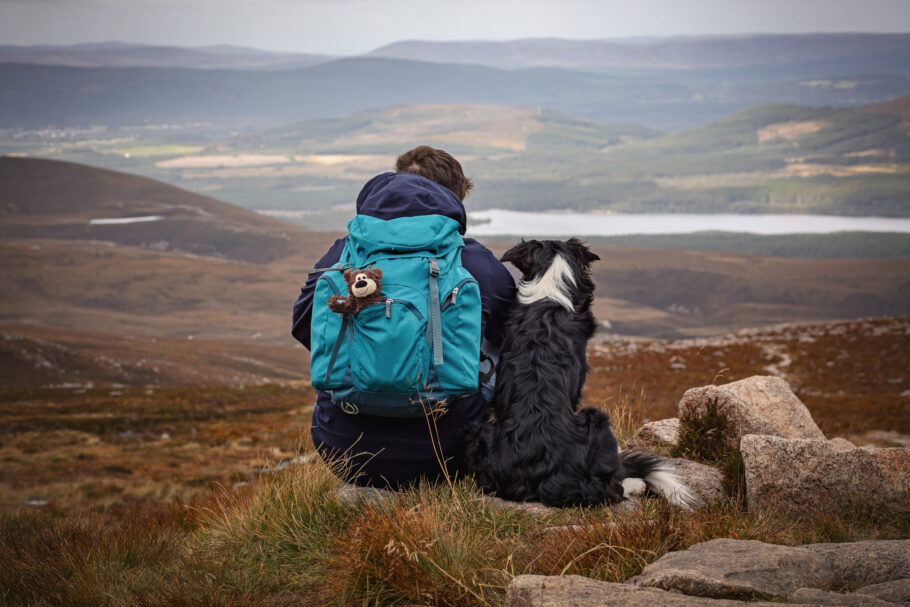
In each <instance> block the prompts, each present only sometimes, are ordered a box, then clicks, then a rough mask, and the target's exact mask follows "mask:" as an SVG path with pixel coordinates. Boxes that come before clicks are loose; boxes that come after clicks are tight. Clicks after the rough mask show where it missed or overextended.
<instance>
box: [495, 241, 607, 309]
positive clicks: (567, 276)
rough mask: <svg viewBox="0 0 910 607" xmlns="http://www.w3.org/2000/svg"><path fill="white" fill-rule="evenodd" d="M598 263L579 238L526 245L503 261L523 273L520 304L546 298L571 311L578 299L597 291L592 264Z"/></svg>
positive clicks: (596, 257) (514, 249)
mask: <svg viewBox="0 0 910 607" xmlns="http://www.w3.org/2000/svg"><path fill="white" fill-rule="evenodd" d="M598 259H600V257H598V256H597V255H596V254H595V253H593V252H592V251H591V250H590V249H589V248H588V247H586V246H585V244H584V243H583V242H582V241H580V240H578V239H577V238H570V239H569V240H527V241H523V242H521V243H520V244H517V245H515V246H514V247H512V248H511V249H509V250H508V251H506V252H505V254H504V255H503V256H502V257H501V258H500V260H501V261H510V262H512V264H514V265H515V267H516V268H518V269H519V270H520V271H521V274H522V277H521V285H519V300H520V301H522V302H523V303H531V302H532V301H537V300H539V299H544V298H547V299H552V300H554V301H556V302H558V303H561V304H562V305H563V306H565V307H566V309H569V310H571V309H572V308H573V307H574V305H575V304H577V303H578V301H576V300H577V299H578V298H582V299H583V298H587V297H589V296H590V295H591V294H592V292H593V291H594V282H593V281H592V280H591V264H592V263H593V262H595V261H597V260H598ZM573 287H574V288H573Z"/></svg>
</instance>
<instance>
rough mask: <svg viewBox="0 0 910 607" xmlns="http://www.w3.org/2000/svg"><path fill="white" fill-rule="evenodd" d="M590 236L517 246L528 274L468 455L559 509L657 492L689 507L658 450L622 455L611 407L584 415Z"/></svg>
mask: <svg viewBox="0 0 910 607" xmlns="http://www.w3.org/2000/svg"><path fill="white" fill-rule="evenodd" d="M597 259H599V257H598V256H597V255H595V254H594V253H592V252H591V251H590V250H589V249H588V248H587V247H586V246H585V245H584V244H583V243H582V242H580V241H579V240H577V239H574V238H573V239H571V240H569V241H567V242H562V241H553V240H545V241H537V240H530V241H527V242H522V243H521V244H519V245H517V246H515V247H513V248H511V249H510V250H509V251H507V252H506V254H505V255H503V257H502V261H504V262H505V261H511V262H512V263H513V264H514V265H515V266H516V267H517V268H518V269H519V270H520V271H521V272H522V274H523V276H522V279H521V281H520V282H519V287H518V302H517V303H515V304H514V305H513V306H512V309H511V311H510V312H509V316H508V319H507V320H506V324H505V337H504V339H503V344H502V349H501V352H500V359H499V364H498V366H497V370H496V375H497V380H496V390H495V395H494V399H493V403H492V411H491V412H490V417H489V419H488V420H487V421H485V422H483V423H479V424H475V425H474V426H473V427H471V428H470V429H469V430H468V433H467V435H466V445H465V452H464V460H465V464H466V465H467V468H468V471H469V472H471V473H473V475H474V477H475V478H476V480H477V482H478V484H479V485H480V486H481V487H483V488H485V489H489V490H492V491H495V493H496V494H497V495H498V496H499V497H502V498H505V499H509V500H516V501H540V502H543V503H544V504H547V505H550V506H576V505H581V506H586V505H594V504H603V503H615V502H619V501H621V500H622V499H624V498H626V497H630V496H633V495H639V494H641V493H643V492H645V490H646V489H651V490H653V491H655V492H657V493H659V494H661V495H663V496H665V497H666V498H667V499H669V500H670V502H672V503H674V504H677V505H680V506H683V507H688V506H690V504H691V503H692V497H691V494H690V493H689V490H688V488H687V487H686V486H685V485H683V484H682V483H680V482H679V480H678V479H677V478H676V476H675V475H674V474H673V473H671V472H669V471H667V470H665V469H663V468H662V467H661V464H660V459H659V458H657V457H656V456H653V455H650V454H646V453H639V452H634V451H630V452H620V451H619V447H618V445H617V442H616V438H615V437H614V436H613V432H612V431H611V430H610V420H609V418H608V417H607V415H606V414H605V413H603V412H602V411H599V410H597V409H594V408H590V407H588V408H584V409H581V410H580V411H578V402H579V399H580V398H581V390H582V387H583V386H584V383H585V375H586V374H587V371H588V364H587V359H586V356H585V348H586V345H587V342H588V339H589V338H590V337H591V336H592V335H593V334H594V331H595V329H596V322H595V320H594V314H593V313H592V312H591V303H592V301H593V299H594V282H593V281H592V280H591V275H590V266H591V263H592V262H593V261H595V260H597Z"/></svg>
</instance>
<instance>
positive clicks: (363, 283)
mask: <svg viewBox="0 0 910 607" xmlns="http://www.w3.org/2000/svg"><path fill="white" fill-rule="evenodd" d="M365 286H367V281H365V280H358V281H357V282H355V283H354V288H355V289H362V288H364V287H365Z"/></svg>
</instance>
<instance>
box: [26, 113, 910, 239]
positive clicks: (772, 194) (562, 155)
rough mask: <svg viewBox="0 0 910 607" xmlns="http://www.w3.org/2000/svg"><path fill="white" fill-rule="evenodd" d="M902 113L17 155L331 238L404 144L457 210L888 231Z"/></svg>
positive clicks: (377, 133) (455, 116)
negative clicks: (456, 166)
mask: <svg viewBox="0 0 910 607" xmlns="http://www.w3.org/2000/svg"><path fill="white" fill-rule="evenodd" d="M908 99H910V96H908V97H901V98H899V99H895V100H892V101H890V102H887V103H885V104H881V105H873V106H867V107H861V108H855V109H836V108H813V107H805V106H797V105H788V104H768V105H762V106H757V107H754V108H750V109H748V110H744V111H741V112H737V113H735V114H731V115H729V116H726V117H724V118H723V119H721V120H718V121H716V122H713V123H711V124H708V125H705V126H701V127H697V128H694V129H690V130H687V131H683V132H679V133H668V134H660V133H657V132H655V131H652V130H649V129H647V128H644V127H641V126H636V125H632V124H612V123H599V122H594V121H590V120H583V119H577V118H571V117H569V116H566V115H563V114H557V113H554V112H548V111H545V110H541V109H539V108H533V107H507V106H500V105H474V104H445V105H439V104H426V105H404V106H396V107H393V108H389V109H384V110H372V111H366V112H359V113H355V114H350V115H348V116H344V117H340V118H327V119H321V120H309V121H302V122H295V123H290V124H288V125H285V126H283V127H280V128H273V129H265V130H261V131H256V132H252V133H248V134H240V135H236V136H233V137H229V138H224V139H220V140H217V141H215V142H200V143H199V144H198V145H196V146H195V147H193V146H188V145H184V146H174V145H164V144H160V145H146V146H142V145H141V144H138V143H137V142H130V141H124V140H120V139H112V140H109V141H107V142H106V141H104V140H97V139H96V141H95V142H94V143H92V144H91V145H81V144H79V143H72V144H57V145H56V146H55V147H47V146H45V147H43V148H38V147H33V148H31V152H30V153H32V154H36V155H48V156H51V157H62V158H67V159H71V160H77V161H80V162H84V163H89V164H95V165H101V166H108V167H111V168H117V169H119V170H126V171H130V172H136V173H141V174H145V175H148V176H152V177H155V178H157V179H162V180H166V181H169V182H171V183H174V184H177V185H179V186H181V187H185V188H189V189H193V190H196V191H203V192H213V193H216V195H217V196H218V197H219V198H221V199H223V200H227V201H230V202H232V203H234V204H238V205H241V206H246V207H248V208H255V209H265V210H270V211H276V212H278V211H282V212H285V216H287V217H292V218H293V217H295V216H296V218H297V219H298V220H299V221H300V222H301V223H304V224H307V225H312V226H317V227H331V228H335V229H339V228H343V226H344V223H345V222H346V221H347V217H348V215H349V214H350V209H351V208H352V207H351V204H352V202H353V200H354V199H355V197H356V195H357V192H358V191H359V188H360V186H361V185H362V184H363V182H365V181H366V180H367V179H369V178H370V177H371V176H372V175H374V174H376V173H379V172H382V171H385V170H389V169H390V168H391V167H392V165H393V163H394V158H395V156H396V155H397V154H398V153H400V152H402V151H404V150H406V149H408V148H410V147H412V146H415V145H419V144H429V145H434V146H437V147H442V148H444V149H447V150H449V151H450V152H452V153H453V154H455V155H456V156H457V157H459V158H460V160H461V161H462V163H463V165H464V166H465V169H466V170H467V171H468V174H470V175H471V176H472V177H473V178H474V181H475V183H476V188H475V190H474V192H473V193H472V195H471V197H470V198H469V199H468V206H469V209H484V208H506V209H515V210H527V211H540V210H553V209H575V210H612V211H617V212H634V213H642V212H683V213H684V212H704V213H729V212H735V213H821V214H836V215H884V216H899V217H900V216H907V215H908V213H910V206H908V205H907V203H906V201H907V200H908V197H910V191H908V189H910V180H908V175H910V129H908V128H907V127H906V122H907V119H906V118H905V117H904V116H903V115H902V114H901V111H903V110H902V108H904V109H905V108H906V104H907V103H908ZM127 156H128V157H127Z"/></svg>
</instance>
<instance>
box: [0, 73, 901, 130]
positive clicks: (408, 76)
mask: <svg viewBox="0 0 910 607" xmlns="http://www.w3.org/2000/svg"><path fill="white" fill-rule="evenodd" d="M775 69H776V68H775ZM787 69H789V68H787ZM787 69H784V68H781V69H779V70H777V71H775V70H771V71H768V69H766V68H761V69H759V70H757V71H756V70H751V71H750V70H745V69H739V68H735V69H734V68H729V69H724V70H700V71H691V70H675V71H672V73H669V72H667V71H666V70H664V71H659V72H653V73H651V72H649V73H644V72H641V73H636V72H634V70H633V71H631V72H628V73H626V74H623V75H615V74H612V75H611V74H607V73H592V72H583V71H573V70H568V69H562V68H555V67H532V68H523V69H514V70H503V69H498V68H493V67H486V66H479V65H467V64H454V63H432V62H427V61H412V60H403V59H388V58H380V57H359V58H347V59H340V60H336V61H330V62H327V63H320V64H318V65H312V66H309V67H305V68H300V69H290V70H237V69H233V70H225V69H207V70H200V69H187V68H170V67H166V68H165V67H162V68H150V67H117V68H111V67H101V68H75V67H66V66H48V65H27V64H21V63H17V64H14V63H5V64H4V63H0V83H2V85H0V128H9V129H23V128H26V129H35V128H67V127H78V128H84V127H88V126H91V125H108V126H122V125H154V124H162V123H165V124H174V123H199V122H206V123H211V124H213V125H215V126H214V127H213V128H214V129H220V130H221V131H222V132H225V131H231V130H236V129H247V128H251V127H252V128H260V127H264V126H277V125H279V124H282V123H287V122H293V121H298V120H308V119H314V118H325V117H337V116H343V115H346V114H350V113H353V112H357V111H364V110H369V109H377V108H384V107H392V106H396V105H401V104H424V103H482V104H499V105H512V106H525V107H540V108H543V109H550V110H554V111H556V112H561V113H564V114H568V115H570V116H575V117H583V118H590V119H594V120H599V121H604V122H626V123H638V124H642V125H644V126H647V127H650V128H655V129H659V130H680V129H683V128H690V127H693V126H697V125H701V124H705V123H708V122H710V121H712V120H716V119H718V118H720V117H721V116H723V115H725V114H729V113H731V112H734V111H737V110H741V109H745V108H748V107H751V106H754V105H758V104H761V103H768V102H786V103H794V104H800V105H822V106H825V105H830V106H839V107H843V106H856V105H867V104H872V103H878V102H882V101H886V100H888V99H891V98H894V97H898V96H901V95H906V94H910V76H908V75H904V74H901V73H896V72H894V73H883V72H881V71H879V72H860V73H857V72H844V71H842V72H838V73H836V74H833V75H832V74H831V73H830V71H828V70H827V69H825V70H823V71H821V72H812V74H816V75H810V76H806V77H802V76H801V77H793V76H792V74H789V72H787ZM837 74H840V75H837Z"/></svg>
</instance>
